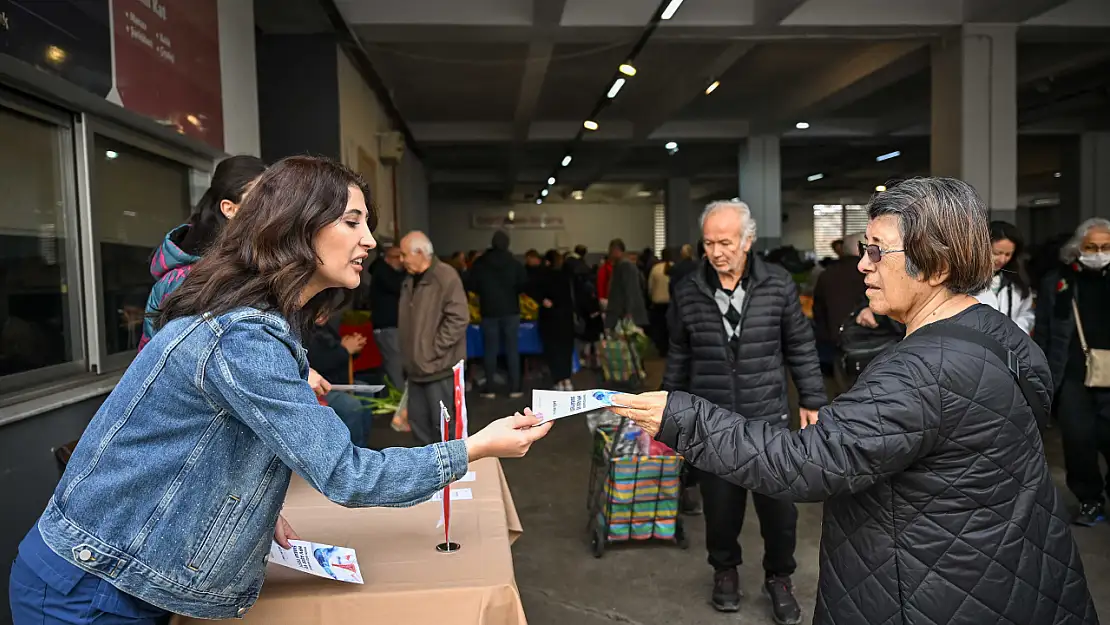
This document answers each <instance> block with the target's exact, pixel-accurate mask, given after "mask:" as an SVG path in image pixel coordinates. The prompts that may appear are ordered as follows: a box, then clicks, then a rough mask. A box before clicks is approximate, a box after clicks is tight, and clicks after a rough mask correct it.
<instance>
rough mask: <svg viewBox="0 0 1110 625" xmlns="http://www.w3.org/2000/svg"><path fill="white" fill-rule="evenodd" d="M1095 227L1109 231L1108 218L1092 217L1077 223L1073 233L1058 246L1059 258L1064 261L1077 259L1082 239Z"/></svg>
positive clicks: (1070, 261) (1072, 261) (1068, 261)
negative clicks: (1066, 240) (1062, 245)
mask: <svg viewBox="0 0 1110 625" xmlns="http://www.w3.org/2000/svg"><path fill="white" fill-rule="evenodd" d="M1096 228H1097V229H1099V230H1106V231H1107V232H1110V219H1103V218H1102V217H1092V218H1090V219H1088V220H1087V221H1084V222H1083V223H1081V224H1079V227H1078V228H1076V229H1075V234H1073V235H1072V237H1071V238H1070V239H1068V242H1067V243H1065V244H1064V247H1062V248H1060V260H1062V261H1064V262H1065V263H1074V262H1075V261H1077V260H1079V248H1080V247H1081V246H1082V245H1083V239H1085V238H1087V233H1088V232H1090V231H1091V230H1095V229H1096Z"/></svg>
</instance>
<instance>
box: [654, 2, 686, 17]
mask: <svg viewBox="0 0 1110 625" xmlns="http://www.w3.org/2000/svg"><path fill="white" fill-rule="evenodd" d="M680 6H682V0H671V3H670V4H668V5H667V8H665V9H663V14H662V15H660V16H659V17H660V18H662V19H665V20H669V19H671V18H672V17H674V14H675V12H676V11H678V7H680Z"/></svg>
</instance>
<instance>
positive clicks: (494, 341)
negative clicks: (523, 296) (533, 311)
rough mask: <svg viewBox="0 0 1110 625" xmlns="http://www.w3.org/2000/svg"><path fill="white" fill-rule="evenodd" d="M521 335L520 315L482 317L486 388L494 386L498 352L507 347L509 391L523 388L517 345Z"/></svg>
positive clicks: (506, 362)
mask: <svg viewBox="0 0 1110 625" xmlns="http://www.w3.org/2000/svg"><path fill="white" fill-rule="evenodd" d="M519 335H520V315H510V316H507V317H482V344H483V345H482V347H483V348H484V350H485V354H483V355H482V360H483V362H484V364H485V366H486V390H487V391H489V390H490V389H491V388H492V387H493V374H494V373H496V372H497V354H498V352H499V351H501V347H502V346H504V348H505V364H506V365H508V367H509V392H510V393H512V392H516V391H519V390H521V386H520V348H519V347H518V346H517V343H518V340H519Z"/></svg>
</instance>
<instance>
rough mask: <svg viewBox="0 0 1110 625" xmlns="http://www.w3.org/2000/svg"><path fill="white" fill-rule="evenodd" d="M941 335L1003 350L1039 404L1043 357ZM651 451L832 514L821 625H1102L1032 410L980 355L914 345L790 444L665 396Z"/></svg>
mask: <svg viewBox="0 0 1110 625" xmlns="http://www.w3.org/2000/svg"><path fill="white" fill-rule="evenodd" d="M937 323H958V324H963V325H965V326H969V327H972V328H976V329H979V330H981V331H984V332H986V333H987V334H989V335H990V336H992V337H994V338H995V339H997V340H998V341H999V342H1001V343H1002V344H1003V345H1004V346H1006V347H1007V348H1009V349H1010V350H1012V351H1013V352H1014V353H1015V354H1017V356H1018V357H1019V359H1020V360H1021V362H1022V364H1023V368H1024V366H1029V367H1031V368H1032V373H1033V378H1034V385H1035V386H1036V387H1037V389H1038V392H1039V394H1040V396H1041V397H1040V399H1041V400H1042V401H1043V403H1044V404H1045V405H1048V403H1049V402H1050V399H1051V384H1050V382H1049V381H1050V379H1051V378H1050V377H1049V372H1048V363H1047V362H1046V361H1045V357H1044V354H1043V353H1042V352H1041V350H1040V349H1038V348H1037V347H1036V346H1035V345H1034V344H1033V342H1032V340H1031V339H1030V338H1029V337H1028V336H1026V335H1025V334H1024V333H1022V332H1021V331H1020V330H1019V329H1018V327H1017V326H1015V325H1014V324H1013V323H1012V322H1011V321H1010V320H1009V319H1007V318H1006V317H1005V316H1003V315H1002V314H1000V313H998V312H997V311H995V310H993V309H991V308H989V307H987V306H983V305H977V306H973V307H971V308H969V309H968V310H966V311H964V312H961V313H960V314H958V315H956V316H954V317H952V318H951V319H949V320H945V321H939V322H937ZM658 438H659V440H661V441H662V442H664V443H666V444H668V445H670V446H672V447H673V448H674V449H676V450H677V451H678V452H679V453H681V454H683V455H684V456H685V457H686V459H687V460H688V461H689V462H691V463H692V464H693V465H694V466H696V467H698V468H699V469H702V470H705V471H710V472H712V473H716V474H717V475H720V476H722V477H724V478H725V479H727V480H729V481H732V482H734V483H736V484H739V485H741V486H744V487H746V488H749V489H751V490H753V491H755V492H759V493H764V494H766V495H771V496H775V497H781V498H784V499H792V500H797V501H821V500H827V501H826V503H825V510H824V513H825V518H824V524H823V530H822V535H821V575H820V582H819V588H818V594H817V608H816V613H815V615H814V618H813V622H814V623H815V624H816V625H826V624H831V623H835V624H838V625H849V624H850V625H856V624H864V623H866V624H871V625H878V624H884V623H886V624H898V625H907V624H914V625H941V624H954V625H959V624H964V623H966V624H968V625H981V624H983V623H1013V624H1018V625H1049V624H1061V625H1062V624H1069V625H1070V624H1074V625H1080V624H1084V625H1090V624H1093V623H1097V622H1098V617H1097V615H1096V614H1095V608H1094V605H1093V603H1092V602H1091V597H1090V594H1089V592H1088V590H1087V582H1086V579H1085V577H1084V575H1083V564H1082V563H1081V562H1080V558H1079V551H1078V549H1077V548H1076V545H1075V542H1074V541H1073V539H1072V535H1071V530H1070V527H1069V522H1068V518H1067V517H1068V514H1067V512H1066V511H1065V509H1064V505H1063V502H1062V499H1061V497H1060V494H1059V493H1058V492H1057V490H1056V487H1055V486H1054V485H1053V483H1052V480H1051V479H1050V477H1049V472H1048V466H1047V463H1046V461H1045V457H1044V448H1043V447H1042V444H1041V436H1040V433H1039V432H1038V429H1037V424H1036V421H1035V419H1034V417H1033V414H1032V411H1031V410H1030V408H1029V404H1028V403H1026V401H1025V400H1024V398H1023V396H1022V394H1021V391H1020V390H1019V389H1018V387H1017V385H1016V384H1015V383H1014V381H1013V378H1012V377H1011V376H1010V374H1009V372H1008V371H1007V370H1006V368H1005V365H1004V364H1003V363H1002V362H1001V361H1000V360H999V359H998V358H997V357H996V356H995V355H993V354H988V353H987V351H986V350H985V349H984V348H983V347H981V346H979V345H977V344H973V343H969V342H966V341H962V340H959V339H954V338H949V337H945V336H938V335H936V334H933V335H927V336H914V335H910V336H909V337H908V338H906V340H904V341H902V342H901V343H899V344H898V345H897V346H896V347H894V348H893V349H891V350H890V351H888V352H886V353H884V354H883V355H881V356H879V357H878V358H876V359H875V360H874V361H873V362H872V363H871V365H870V366H869V367H868V368H867V369H866V370H865V371H864V372H863V375H862V376H861V377H860V378H859V381H858V382H857V383H856V385H855V386H853V387H852V389H851V390H850V391H848V392H847V393H845V394H844V395H841V396H840V397H839V398H838V399H837V400H836V401H834V402H833V403H832V405H830V406H827V407H825V408H822V409H821V412H820V418H819V420H818V422H817V424H816V425H815V426H811V427H808V428H806V429H804V430H801V431H798V432H791V431H788V430H784V429H781V428H772V427H769V426H768V424H767V423H766V422H765V421H762V420H746V419H744V418H743V417H741V416H740V415H737V414H734V413H731V412H729V411H727V410H724V409H721V408H718V407H717V406H714V405H713V404H712V403H711V402H709V401H706V400H704V399H701V398H699V397H696V396H693V395H689V394H687V393H682V392H676V393H672V394H671V395H670V396H669V398H668V400H667V407H666V410H665V412H664V415H663V425H662V429H661V431H660V433H659V435H658Z"/></svg>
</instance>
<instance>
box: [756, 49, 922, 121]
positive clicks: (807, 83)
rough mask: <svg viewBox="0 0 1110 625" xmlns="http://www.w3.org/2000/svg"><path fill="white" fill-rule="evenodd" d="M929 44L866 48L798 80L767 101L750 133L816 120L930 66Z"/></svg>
mask: <svg viewBox="0 0 1110 625" xmlns="http://www.w3.org/2000/svg"><path fill="white" fill-rule="evenodd" d="M929 62H930V55H929V48H928V44H927V43H926V42H923V41H895V42H886V43H878V44H875V45H872V46H869V47H868V48H867V49H866V50H864V51H863V52H861V53H860V54H858V55H856V56H855V57H853V58H852V59H850V60H849V61H848V62H846V63H844V64H842V65H840V66H839V67H837V68H835V69H833V70H831V71H830V70H829V69H827V68H823V69H822V71H821V72H820V73H819V74H817V75H816V76H813V77H812V78H811V79H809V80H797V81H795V82H794V85H795V86H794V87H793V88H792V89H791V90H790V91H788V92H787V93H786V94H784V95H783V96H782V97H776V98H769V99H768V101H769V102H770V103H771V104H768V106H767V108H765V109H764V110H763V111H761V113H760V115H759V117H760V120H761V121H760V122H759V123H757V124H756V125H755V126H754V128H753V130H752V132H753V134H755V133H758V134H765V133H767V134H779V133H781V132H782V131H783V130H785V129H786V128H787V127H788V126H789V124H793V123H794V121H795V120H797V119H804V118H807V117H815V116H818V115H820V114H821V113H822V112H825V111H830V110H835V109H838V108H841V107H843V106H846V105H848V104H850V103H852V102H855V101H857V100H860V99H862V98H864V97H866V96H868V95H871V94H873V93H875V92H876V91H879V90H880V89H882V88H884V87H887V86H890V85H892V84H894V83H896V82H899V81H901V80H903V79H905V78H908V77H909V76H911V75H913V74H916V73H917V72H920V71H924V70H925V69H926V68H928V67H929Z"/></svg>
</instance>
